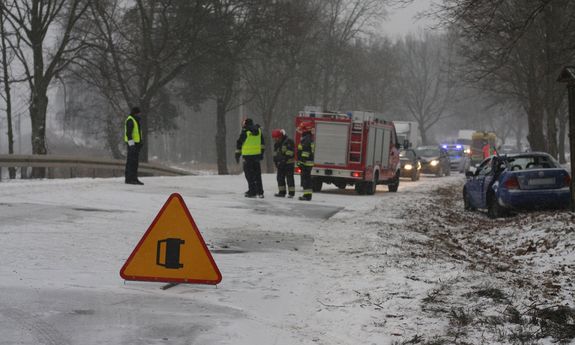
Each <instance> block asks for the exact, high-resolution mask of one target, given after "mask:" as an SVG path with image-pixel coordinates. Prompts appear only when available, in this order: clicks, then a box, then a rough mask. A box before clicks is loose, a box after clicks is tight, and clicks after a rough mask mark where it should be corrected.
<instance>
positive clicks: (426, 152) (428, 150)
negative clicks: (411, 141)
mask: <svg viewBox="0 0 575 345" xmlns="http://www.w3.org/2000/svg"><path fill="white" fill-rule="evenodd" d="M416 151H417V154H418V155H420V156H423V157H434V156H439V148H437V147H421V148H418V149H417V150H416Z"/></svg>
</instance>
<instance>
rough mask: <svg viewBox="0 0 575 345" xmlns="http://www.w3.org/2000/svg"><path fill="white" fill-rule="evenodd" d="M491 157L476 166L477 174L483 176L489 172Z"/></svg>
mask: <svg viewBox="0 0 575 345" xmlns="http://www.w3.org/2000/svg"><path fill="white" fill-rule="evenodd" d="M491 170H492V168H491V159H487V160H485V161H483V163H481V165H480V166H479V167H478V168H477V173H476V175H477V176H485V175H489V174H490V173H491Z"/></svg>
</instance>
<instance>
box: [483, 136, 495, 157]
mask: <svg viewBox="0 0 575 345" xmlns="http://www.w3.org/2000/svg"><path fill="white" fill-rule="evenodd" d="M482 143H483V147H482V148H481V151H483V159H485V158H488V157H491V156H493V155H496V154H497V151H495V149H494V148H493V147H492V146H491V145H490V144H489V142H488V141H487V140H484V141H483V142H482Z"/></svg>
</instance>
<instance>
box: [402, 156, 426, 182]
mask: <svg viewBox="0 0 575 345" xmlns="http://www.w3.org/2000/svg"><path fill="white" fill-rule="evenodd" d="M399 162H400V164H401V173H400V177H407V178H410V179H411V180H412V181H417V180H419V178H420V176H421V162H420V160H419V156H418V155H417V153H416V152H415V150H413V149H407V150H401V151H399Z"/></svg>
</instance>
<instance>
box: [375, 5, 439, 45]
mask: <svg viewBox="0 0 575 345" xmlns="http://www.w3.org/2000/svg"><path fill="white" fill-rule="evenodd" d="M431 3H432V0H414V1H413V3H412V4H411V5H409V6H406V7H404V8H398V9H393V8H390V9H389V12H390V13H389V16H388V18H387V20H386V21H384V22H382V23H381V27H382V32H383V33H384V34H385V35H387V36H390V37H397V36H403V35H405V34H407V33H409V32H415V31H417V29H418V28H424V29H425V28H429V27H430V26H431V25H433V24H434V22H433V21H432V20H430V19H429V18H420V19H418V18H417V15H418V13H420V12H422V11H426V10H428V9H429V8H430V6H431Z"/></svg>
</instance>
